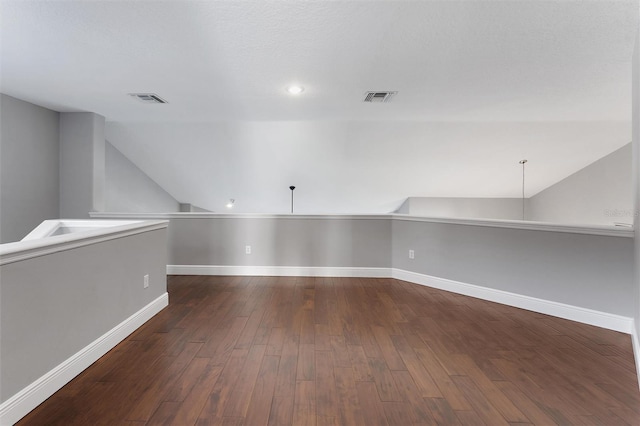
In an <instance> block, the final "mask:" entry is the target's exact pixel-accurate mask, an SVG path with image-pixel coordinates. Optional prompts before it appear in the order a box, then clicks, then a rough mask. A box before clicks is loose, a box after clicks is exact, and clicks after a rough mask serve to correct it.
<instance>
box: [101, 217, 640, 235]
mask: <svg viewBox="0 0 640 426" xmlns="http://www.w3.org/2000/svg"><path fill="white" fill-rule="evenodd" d="M90 215H91V217H92V218H101V219H138V220H141V219H164V220H169V219H299V220H305V219H306V220H335V219H341V220H348V219H352V220H398V221H410V222H429V223H444V224H451V225H466V226H483V227H490V228H507V229H523V230H529V231H545V232H564V233H571V234H586V235H601V236H609V237H625V238H633V235H634V230H633V228H632V227H622V226H608V225H583V224H566V223H550V222H528V221H521V220H503V219H473V218H447V217H422V216H410V215H404V214H257V213H250V214H245V213H237V214H228V213H199V212H198V213H195V212H194V213H109V212H104V213H103V212H94V213H90Z"/></svg>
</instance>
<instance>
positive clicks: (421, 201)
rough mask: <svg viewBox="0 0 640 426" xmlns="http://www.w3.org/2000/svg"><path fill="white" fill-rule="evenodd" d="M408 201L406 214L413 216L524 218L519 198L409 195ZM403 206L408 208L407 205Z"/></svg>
mask: <svg viewBox="0 0 640 426" xmlns="http://www.w3.org/2000/svg"><path fill="white" fill-rule="evenodd" d="M407 203H408V212H407V213H406V214H410V215H411V216H426V217H457V218H484V219H508V220H521V219H522V199H519V198H446V197H409V199H408V200H407ZM403 208H405V209H406V207H405V205H403ZM398 213H402V211H398Z"/></svg>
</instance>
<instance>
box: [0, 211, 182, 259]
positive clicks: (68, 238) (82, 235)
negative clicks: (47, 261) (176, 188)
mask: <svg viewBox="0 0 640 426" xmlns="http://www.w3.org/2000/svg"><path fill="white" fill-rule="evenodd" d="M45 222H47V221H45ZM51 222H59V223H61V224H65V223H67V224H70V225H73V226H79V225H84V226H86V227H89V228H92V229H91V230H87V231H79V232H72V233H68V234H62V235H53V236H45V235H44V234H43V235H42V237H41V238H38V236H33V235H32V234H29V235H31V238H29V239H24V240H22V241H16V242H12V243H5V244H0V265H4V264H7V263H13V262H18V261H21V260H26V259H30V258H33V257H39V256H44V255H47V254H51V253H56V252H59V251H64V250H70V249H74V248H78V247H83V246H88V245H91V244H96V243H100V242H103V241H108V240H113V239H116V238H122V237H126V236H129V235H136V234H142V233H143V232H149V231H154V230H157V229H162V228H166V227H167V226H169V221H168V220H146V221H144V220H132V221H126V222H125V221H121V220H119V221H111V220H75V219H74V220H67V219H56V220H53V221H51ZM89 225H91V226H89Z"/></svg>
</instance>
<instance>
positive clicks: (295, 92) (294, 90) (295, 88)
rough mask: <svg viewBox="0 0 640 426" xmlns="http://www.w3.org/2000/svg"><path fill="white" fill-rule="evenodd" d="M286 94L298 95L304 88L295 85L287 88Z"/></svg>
mask: <svg viewBox="0 0 640 426" xmlns="http://www.w3.org/2000/svg"><path fill="white" fill-rule="evenodd" d="M287 92H288V93H289V94H290V95H299V94H300V93H302V92H304V87H302V86H296V85H293V86H289V87H287Z"/></svg>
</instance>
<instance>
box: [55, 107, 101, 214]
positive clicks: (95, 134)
mask: <svg viewBox="0 0 640 426" xmlns="http://www.w3.org/2000/svg"><path fill="white" fill-rule="evenodd" d="M104 126H105V119H104V117H102V116H100V115H98V114H94V113H90V112H64V113H61V114H60V217H61V218H65V219H83V218H88V217H89V212H91V211H104V207H105V206H104V180H105V177H104V176H105V170H104V167H105V146H104V145H105V139H104Z"/></svg>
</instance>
